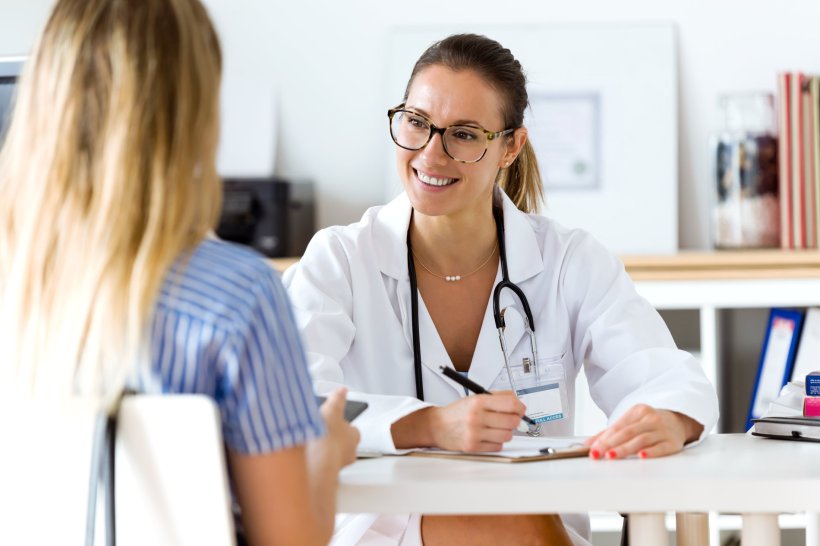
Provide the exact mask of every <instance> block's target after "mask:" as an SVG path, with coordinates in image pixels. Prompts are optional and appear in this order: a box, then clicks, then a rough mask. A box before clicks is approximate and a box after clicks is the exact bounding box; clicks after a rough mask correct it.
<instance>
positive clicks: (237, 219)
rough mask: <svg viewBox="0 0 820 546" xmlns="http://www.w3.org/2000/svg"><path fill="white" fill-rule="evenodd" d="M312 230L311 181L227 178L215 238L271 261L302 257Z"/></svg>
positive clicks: (312, 194)
mask: <svg viewBox="0 0 820 546" xmlns="http://www.w3.org/2000/svg"><path fill="white" fill-rule="evenodd" d="M315 231H316V228H315V202H314V191H313V184H312V183H311V182H293V181H289V180H284V179H281V178H226V179H225V180H224V202H223V204H222V215H221V217H220V220H219V227H218V228H217V231H216V232H217V235H219V237H221V238H222V239H225V240H228V241H234V242H237V243H241V244H244V245H248V246H251V247H253V248H255V249H256V250H258V251H259V252H261V253H262V254H264V255H266V256H268V257H271V258H280V257H285V256H301V255H302V253H303V252H304V250H305V247H307V244H308V242H309V241H310V238H311V237H312V236H313V234H314V232H315Z"/></svg>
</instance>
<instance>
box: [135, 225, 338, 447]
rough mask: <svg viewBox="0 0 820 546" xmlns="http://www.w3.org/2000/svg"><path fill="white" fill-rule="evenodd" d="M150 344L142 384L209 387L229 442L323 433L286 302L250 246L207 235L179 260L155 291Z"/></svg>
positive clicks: (269, 442)
mask: <svg viewBox="0 0 820 546" xmlns="http://www.w3.org/2000/svg"><path fill="white" fill-rule="evenodd" d="M151 351H152V355H151V360H152V365H151V369H150V371H148V373H143V374H141V377H140V380H139V381H138V383H139V388H140V390H141V391H143V392H149V393H151V392H161V393H197V394H206V395H208V396H210V397H212V398H213V399H214V400H215V401H216V403H217V405H218V406H219V409H220V413H221V415H222V432H223V436H224V439H225V442H226V443H227V444H228V446H229V447H230V448H231V449H232V450H234V451H236V452H239V453H245V454H252V453H265V452H270V451H274V450H279V449H284V448H287V447H291V446H294V445H297V444H302V443H304V442H305V441H306V440H308V439H310V438H313V437H316V436H320V435H321V434H323V433H324V428H323V424H322V420H321V417H320V416H319V413H318V410H317V406H316V401H315V399H314V396H313V389H312V386H311V380H310V376H309V374H308V370H307V363H306V360H305V355H304V349H303V348H302V343H301V339H300V337H299V332H298V331H297V329H296V326H295V323H294V320H293V312H292V310H291V307H290V302H289V300H288V298H287V295H286V293H285V290H284V288H283V286H282V283H281V281H280V280H279V276H278V275H277V273H276V272H275V271H274V270H273V268H272V267H270V266H269V265H268V264H266V263H265V262H264V261H263V259H262V258H261V257H260V256H259V255H258V254H257V253H255V252H254V251H252V250H250V249H246V248H244V247H240V246H238V245H234V244H231V243H226V242H224V241H218V240H211V239H208V240H205V241H203V242H202V243H201V244H200V245H199V246H198V247H197V248H195V249H194V250H193V252H192V253H191V254H186V255H185V256H184V257H182V258H180V259H179V260H178V261H177V263H176V264H175V265H174V266H173V267H172V268H171V271H170V272H169V274H168V275H167V277H166V279H165V282H164V284H163V286H162V288H161V290H160V293H159V296H158V299H157V303H156V310H155V316H154V322H153V327H152V332H151Z"/></svg>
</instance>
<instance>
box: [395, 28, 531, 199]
mask: <svg viewBox="0 0 820 546" xmlns="http://www.w3.org/2000/svg"><path fill="white" fill-rule="evenodd" d="M435 65H441V66H445V67H447V68H449V69H451V70H454V71H456V72H459V71H462V70H472V71H474V72H476V73H477V74H478V75H480V76H481V77H482V78H484V80H485V81H486V82H487V83H488V84H489V85H490V86H491V87H493V88H494V89H495V90H496V91H497V92H498V95H499V97H500V99H501V103H502V112H501V115H502V117H503V119H504V129H507V128H516V129H517V128H519V127H521V126H522V125H523V123H524V110H525V109H526V108H527V106H528V105H529V98H528V96H527V78H526V76H525V75H524V70H523V69H522V68H521V63H519V62H518V61H517V60H516V59H515V57H513V54H512V53H511V52H510V50H509V49H506V48H505V47H503V46H502V45H501V44H499V43H498V42H496V41H495V40H492V39H490V38H487V37H486V36H481V35H479V34H454V35H452V36H448V37H447V38H445V39H443V40H441V41H439V42H436V43H434V44H433V45H431V46H430V47H429V48H427V50H426V51H425V52H424V53H422V55H421V57H419V60H418V61H416V64H415V66H414V67H413V72H412V74H410V80H409V81H408V82H407V88H406V89H405V91H404V100H405V101H406V100H407V96H408V95H409V93H410V87H411V86H412V85H413V80H414V79H415V77H416V75H417V74H418V73H419V72H421V71H422V70H424V69H425V68H427V67H430V66H435ZM507 138H512V135H509V136H508V137H507ZM498 184H499V186H500V187H501V188H502V189H503V190H504V191H505V192H506V194H507V195H508V196H509V197H510V199H512V201H513V203H515V205H516V206H517V207H518V208H519V209H521V210H522V211H524V212H538V208H539V206H540V203H541V199H542V196H543V192H544V186H543V184H542V182H541V175H540V173H539V171H538V162H537V161H536V159H535V151H534V150H533V148H532V145H531V144H530V141H529V139H528V140H527V142H525V143H524V147H523V148H522V149H521V152H520V153H519V154H518V157H517V158H516V159H515V161H513V163H512V165H510V166H509V167H508V168H507V169H502V170H501V172H500V173H499V176H498Z"/></svg>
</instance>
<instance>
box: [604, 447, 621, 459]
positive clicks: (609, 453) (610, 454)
mask: <svg viewBox="0 0 820 546" xmlns="http://www.w3.org/2000/svg"><path fill="white" fill-rule="evenodd" d="M617 456H618V454H617V453H615V450H614V449H610V450H609V451H607V452H606V458H607V459H614V458H616V457H617Z"/></svg>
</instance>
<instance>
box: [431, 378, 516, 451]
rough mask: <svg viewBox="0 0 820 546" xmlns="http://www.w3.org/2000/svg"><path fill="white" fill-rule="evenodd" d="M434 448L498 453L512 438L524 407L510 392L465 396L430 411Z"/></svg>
mask: <svg viewBox="0 0 820 546" xmlns="http://www.w3.org/2000/svg"><path fill="white" fill-rule="evenodd" d="M430 409H431V413H430V433H431V435H432V438H433V445H434V447H438V448H440V449H446V450H451V451H499V450H500V449H501V447H502V445H503V444H504V442H508V441H510V440H511V439H512V437H513V431H514V430H516V429H517V428H518V424H519V423H520V422H521V417H522V416H523V415H524V412H525V411H526V409H527V408H526V406H524V404H523V403H522V402H521V401H520V400H519V399H518V398H517V397H516V396H515V394H514V393H513V392H512V391H501V392H494V393H493V395H492V396H488V395H486V394H477V395H472V396H467V397H465V398H462V399H460V400H457V401H455V402H453V403H452V404H448V405H447V406H442V407H436V408H430Z"/></svg>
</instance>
